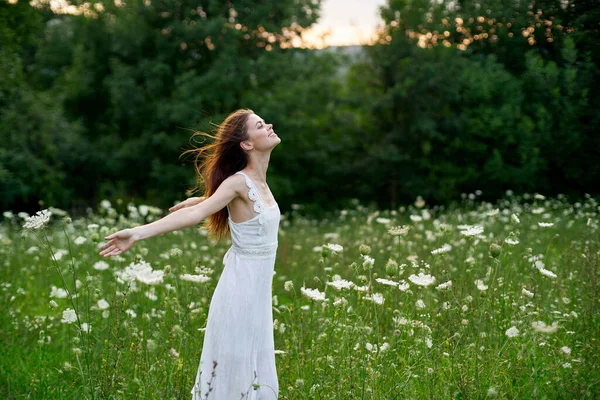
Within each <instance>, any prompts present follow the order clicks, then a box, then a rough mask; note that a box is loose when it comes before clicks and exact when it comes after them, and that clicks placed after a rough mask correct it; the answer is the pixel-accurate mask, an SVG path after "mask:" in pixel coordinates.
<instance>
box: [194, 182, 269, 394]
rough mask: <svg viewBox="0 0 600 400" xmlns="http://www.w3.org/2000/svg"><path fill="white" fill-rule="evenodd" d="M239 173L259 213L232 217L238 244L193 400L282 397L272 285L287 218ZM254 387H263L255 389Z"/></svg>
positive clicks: (216, 297)
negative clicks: (239, 218)
mask: <svg viewBox="0 0 600 400" xmlns="http://www.w3.org/2000/svg"><path fill="white" fill-rule="evenodd" d="M236 174H242V175H243V176H244V177H245V179H246V185H247V187H248V197H249V198H250V200H252V201H253V203H254V211H255V212H256V213H257V214H256V215H255V216H254V217H253V218H251V219H249V220H247V221H244V222H240V223H236V222H233V221H232V220H231V218H229V219H228V222H229V228H230V230H231V239H232V245H231V247H230V248H229V250H227V253H226V254H225V256H224V257H223V264H224V268H223V272H222V273H221V277H220V278H219V282H218V283H217V287H216V288H215V291H214V294H213V297H212V299H211V301H210V307H209V310H208V320H207V323H206V330H205V332H204V343H203V345H202V353H201V356H200V365H199V366H198V373H197V374H196V381H195V383H194V386H193V388H192V391H191V393H192V400H200V399H203V400H204V399H208V400H234V399H248V400H267V399H268V400H274V399H277V397H278V395H279V384H278V381H277V370H276V368H275V347H274V342H273V309H272V291H271V285H272V282H273V271H274V267H275V255H276V252H277V233H278V230H279V220H280V216H281V214H280V211H279V207H278V205H277V203H276V204H275V205H274V206H271V207H267V206H265V204H264V202H263V200H262V199H261V197H260V195H259V194H258V190H257V189H256V186H255V185H254V182H253V181H252V180H251V179H250V178H249V177H248V176H247V175H246V174H245V173H243V172H242V171H238V172H236ZM227 209H228V210H229V206H228V207H227ZM213 361H216V367H214V363H213ZM213 367H214V368H213ZM213 372H214V376H213ZM253 384H258V385H260V386H259V387H258V389H257V390H255V389H254V387H253Z"/></svg>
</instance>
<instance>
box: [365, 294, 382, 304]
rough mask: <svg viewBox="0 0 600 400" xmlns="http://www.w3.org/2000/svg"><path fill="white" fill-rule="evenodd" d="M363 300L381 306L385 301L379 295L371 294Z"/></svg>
mask: <svg viewBox="0 0 600 400" xmlns="http://www.w3.org/2000/svg"><path fill="white" fill-rule="evenodd" d="M364 298H365V300H371V301H372V302H373V303H375V304H383V302H384V300H385V299H384V298H383V295H382V294H381V293H373V294H372V295H369V294H368V295H366V296H365V297H364Z"/></svg>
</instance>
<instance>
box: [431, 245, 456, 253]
mask: <svg viewBox="0 0 600 400" xmlns="http://www.w3.org/2000/svg"><path fill="white" fill-rule="evenodd" d="M450 250H452V246H450V245H449V244H447V243H446V244H445V245H443V246H442V247H440V248H439V249H435V250H431V254H442V253H447V252H449V251H450Z"/></svg>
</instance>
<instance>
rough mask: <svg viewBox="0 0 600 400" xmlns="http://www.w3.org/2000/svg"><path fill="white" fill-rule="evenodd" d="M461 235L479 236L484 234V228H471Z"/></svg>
mask: <svg viewBox="0 0 600 400" xmlns="http://www.w3.org/2000/svg"><path fill="white" fill-rule="evenodd" d="M460 233H461V235H464V236H477V235H479V234H481V233H483V226H477V225H475V226H470V227H468V228H467V229H466V230H464V231H460Z"/></svg>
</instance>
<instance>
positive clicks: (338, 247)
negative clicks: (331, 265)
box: [323, 243, 344, 253]
mask: <svg viewBox="0 0 600 400" xmlns="http://www.w3.org/2000/svg"><path fill="white" fill-rule="evenodd" d="M323 247H325V248H327V249H329V250H331V251H333V252H334V253H340V252H342V251H343V250H344V248H343V247H342V246H341V245H339V244H334V243H327V245H326V246H323Z"/></svg>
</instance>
